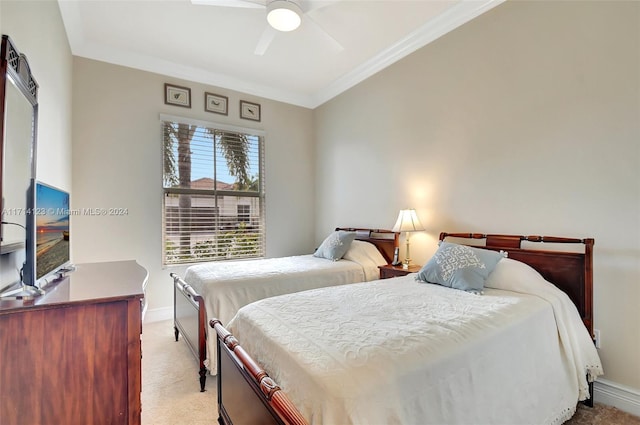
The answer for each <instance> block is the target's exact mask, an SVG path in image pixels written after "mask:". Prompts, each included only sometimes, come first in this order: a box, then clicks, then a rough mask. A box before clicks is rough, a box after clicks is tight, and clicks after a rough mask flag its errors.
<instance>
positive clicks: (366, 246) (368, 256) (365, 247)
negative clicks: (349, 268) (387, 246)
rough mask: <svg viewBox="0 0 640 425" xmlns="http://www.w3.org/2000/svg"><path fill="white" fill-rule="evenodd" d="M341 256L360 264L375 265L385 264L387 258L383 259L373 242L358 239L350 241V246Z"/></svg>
mask: <svg viewBox="0 0 640 425" xmlns="http://www.w3.org/2000/svg"><path fill="white" fill-rule="evenodd" d="M342 258H344V259H345V260H349V261H353V262H354V263H358V264H360V265H362V266H368V265H370V264H374V265H375V266H376V267H377V266H383V265H385V264H387V260H385V259H384V257H383V256H382V254H381V253H380V251H378V248H376V246H375V245H374V244H372V243H370V242H365V241H358V240H355V241H353V242H351V246H350V247H349V249H348V250H347V252H346V253H345V254H344V256H343V257H342Z"/></svg>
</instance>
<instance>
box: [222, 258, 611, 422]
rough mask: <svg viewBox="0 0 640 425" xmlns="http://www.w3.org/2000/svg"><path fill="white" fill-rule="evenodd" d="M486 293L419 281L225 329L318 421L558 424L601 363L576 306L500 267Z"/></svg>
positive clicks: (279, 310) (240, 320) (250, 316)
mask: <svg viewBox="0 0 640 425" xmlns="http://www.w3.org/2000/svg"><path fill="white" fill-rule="evenodd" d="M487 286H490V288H485V293H484V295H474V294H470V293H467V292H463V291H459V290H455V289H450V288H445V287H441V286H438V285H432V284H425V283H419V282H417V281H415V280H414V277H413V276H412V275H409V276H405V277H401V278H395V279H387V280H381V281H376V282H369V283H366V284H355V285H346V286H340V287H335V288H323V289H317V290H313V291H306V292H301V293H298V294H291V295H283V296H280V297H275V298H270V299H266V300H262V301H259V302H256V303H253V304H251V305H248V306H246V307H244V308H242V309H241V310H240V311H239V312H238V314H237V315H236V317H235V318H234V319H233V320H232V321H231V323H230V324H229V328H230V330H231V332H232V333H233V334H234V335H235V336H236V337H237V338H238V339H239V341H240V343H241V345H242V346H243V347H244V348H245V349H246V350H247V351H248V352H249V353H250V354H251V355H252V356H253V357H254V359H255V360H257V361H258V363H260V364H261V365H262V366H263V367H264V368H265V370H266V371H267V372H268V373H269V375H270V376H271V377H272V378H274V379H275V380H276V382H278V383H279V385H280V386H281V387H282V388H283V389H285V391H286V393H287V394H288V396H289V397H290V398H291V400H292V402H293V403H294V404H295V405H296V406H297V407H298V408H299V410H300V411H301V413H302V414H303V415H304V416H305V417H306V418H307V420H308V421H309V422H310V423H311V424H325V425H330V424H340V425H343V424H351V423H353V424H367V425H371V424H444V423H446V424H559V423H562V422H563V421H565V420H566V419H568V418H569V417H570V416H571V415H572V414H573V412H574V411H575V408H576V403H577V401H578V400H579V399H584V398H586V396H587V394H588V392H587V379H586V375H587V374H588V375H589V376H590V378H591V379H595V377H597V376H598V375H600V374H602V366H601V364H600V359H599V358H598V355H597V352H596V350H595V348H594V346H593V343H592V342H591V340H590V337H589V335H588V332H587V330H586V328H585V327H584V325H583V324H582V321H581V320H580V317H579V315H578V312H577V310H576V308H575V306H574V305H573V304H572V303H571V301H570V300H569V298H568V297H567V296H566V295H565V294H564V293H563V292H561V291H560V290H558V289H557V288H555V287H554V286H553V285H551V284H550V283H548V282H546V281H545V280H544V279H543V278H542V277H541V276H540V275H539V274H537V272H536V271H534V270H533V269H531V268H530V267H529V266H526V265H524V264H523V263H519V262H517V261H514V260H510V259H503V260H501V261H500V263H499V264H498V266H497V267H496V269H495V270H494V272H493V273H492V274H491V276H490V277H489V280H488V281H487Z"/></svg>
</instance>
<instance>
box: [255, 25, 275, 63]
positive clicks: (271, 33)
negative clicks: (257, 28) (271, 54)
mask: <svg viewBox="0 0 640 425" xmlns="http://www.w3.org/2000/svg"><path fill="white" fill-rule="evenodd" d="M276 33H277V31H276V30H275V29H273V27H271V25H267V26H266V28H265V29H264V31H263V32H262V35H261V36H260V40H258V45H257V46H256V50H254V52H253V53H254V54H256V55H259V56H262V55H264V52H266V51H267V49H268V48H269V46H270V45H271V42H272V41H273V39H274V38H275V36H276Z"/></svg>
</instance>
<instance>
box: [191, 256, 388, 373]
mask: <svg viewBox="0 0 640 425" xmlns="http://www.w3.org/2000/svg"><path fill="white" fill-rule="evenodd" d="M366 260H367V259H366V258H365V259H362V260H361V261H362V263H358V262H354V261H348V260H340V261H330V260H327V259H324V258H317V257H314V256H313V255H297V256H290V257H280V258H267V259H260V260H248V261H225V262H215V263H204V264H198V265H194V266H191V267H189V268H188V269H187V271H186V273H185V277H184V280H185V281H186V282H188V283H189V284H190V285H191V286H192V287H193V288H194V289H195V290H196V291H197V292H198V293H199V294H200V295H201V296H202V297H203V298H204V301H205V310H206V311H207V361H206V363H205V364H206V366H207V368H208V369H209V371H210V373H211V374H213V375H215V374H216V373H217V372H216V369H217V362H216V357H215V356H216V334H215V331H213V330H212V329H211V327H210V326H209V325H208V322H209V320H210V319H212V318H213V317H216V318H218V319H219V320H220V321H221V322H222V323H223V324H225V325H226V324H227V323H228V322H229V321H230V320H231V319H232V318H233V316H234V315H235V314H236V312H237V311H238V309H240V307H242V306H245V305H247V304H249V303H252V302H254V301H257V300H261V299H263V298H268V297H273V296H276V295H282V294H289V293H292V292H299V291H304V290H307V289H315V288H321V287H324V286H333V285H344V284H347V283H356V282H364V281H367V280H373V279H377V277H378V276H379V269H378V264H376V263H375V262H374V261H373V260H371V261H370V262H367V261H366Z"/></svg>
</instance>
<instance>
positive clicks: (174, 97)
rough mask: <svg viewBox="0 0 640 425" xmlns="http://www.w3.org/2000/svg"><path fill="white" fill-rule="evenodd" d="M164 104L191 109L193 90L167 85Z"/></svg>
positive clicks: (165, 86)
mask: <svg viewBox="0 0 640 425" xmlns="http://www.w3.org/2000/svg"><path fill="white" fill-rule="evenodd" d="M164 103H166V104H167V105H175V106H182V107H183V108H191V89H190V88H189V87H182V86H175V85H173V84H168V83H165V85H164Z"/></svg>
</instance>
